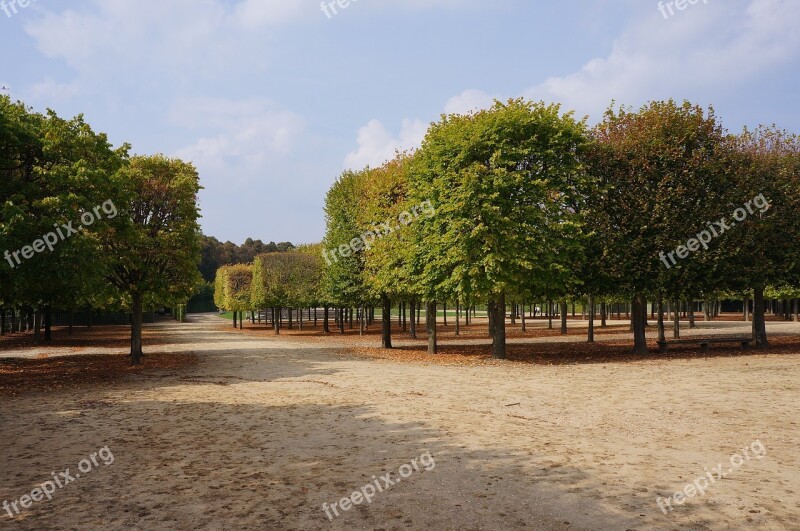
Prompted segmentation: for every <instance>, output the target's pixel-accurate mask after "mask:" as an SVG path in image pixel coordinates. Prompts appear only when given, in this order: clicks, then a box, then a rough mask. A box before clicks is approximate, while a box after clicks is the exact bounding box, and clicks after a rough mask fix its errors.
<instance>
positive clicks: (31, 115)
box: [0, 96, 200, 364]
mask: <svg viewBox="0 0 800 531" xmlns="http://www.w3.org/2000/svg"><path fill="white" fill-rule="evenodd" d="M129 149H130V147H129V146H128V145H123V146H120V147H118V148H114V147H112V146H111V144H109V142H108V139H107V137H106V135H104V134H100V133H96V132H94V131H93V130H92V128H91V127H90V126H89V124H87V123H86V122H85V121H84V119H83V117H82V116H77V117H75V118H73V119H71V120H65V119H62V118H60V117H58V116H57V115H56V114H55V113H54V112H52V111H48V112H47V113H46V114H41V113H36V112H33V111H32V110H30V109H29V108H27V107H26V106H25V105H24V104H23V103H21V102H18V103H13V102H12V101H11V100H10V99H9V98H8V97H6V96H2V97H0V252H6V256H9V255H10V256H12V257H13V253H14V252H15V251H21V253H20V254H18V255H17V257H21V258H24V259H23V260H20V261H19V263H18V262H16V261H15V260H13V259H6V260H4V261H3V262H2V263H0V321H2V322H0V330H2V331H3V333H4V332H5V330H6V328H7V326H6V325H7V319H9V318H10V319H11V322H12V327H11V328H12V329H14V324H15V322H21V321H22V320H23V319H24V320H26V321H27V319H28V316H33V320H34V327H33V330H34V333H35V334H36V335H37V337H38V334H39V333H40V332H39V331H40V329H41V327H42V325H43V327H44V339H45V340H49V339H50V338H51V322H50V320H51V315H52V312H53V311H54V310H62V311H69V310H76V309H79V308H84V307H92V308H97V309H109V310H124V311H128V312H130V314H131V324H132V326H131V358H132V362H133V363H134V364H138V363H140V362H141V359H142V340H141V323H142V312H143V310H144V309H146V308H154V307H159V306H176V305H179V304H183V303H185V302H186V301H187V299H188V298H189V297H190V296H191V294H192V293H193V291H194V290H195V289H196V288H197V285H198V283H199V281H200V275H199V272H198V263H199V258H200V237H199V236H200V231H199V226H198V223H197V220H198V218H199V211H198V207H197V193H198V192H199V190H200V184H199V178H198V175H197V172H196V170H195V169H194V167H193V166H192V165H191V164H187V163H185V162H182V161H180V160H175V159H169V158H166V157H163V156H131V155H130V154H129ZM100 205H103V207H104V208H103V209H102V210H99V209H98V207H99V206H100ZM112 207H113V208H112ZM92 214H94V219H93V221H92V223H90V224H89V223H87V222H86V220H90V219H92ZM67 227H72V229H74V230H70V229H68V228H67ZM58 231H61V232H60V234H59V236H60V237H59V239H58V241H57V242H54V244H53V245H50V246H49V247H48V248H45V249H43V250H40V249H36V247H37V243H36V242H37V241H41V240H42V239H43V238H45V237H46V235H48V234H56V233H58ZM61 235H63V237H61ZM51 243H53V242H52V241H51ZM40 247H41V246H40ZM31 248H33V249H34V250H33V251H32V250H31ZM26 255H27V256H26Z"/></svg>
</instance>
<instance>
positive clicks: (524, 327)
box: [522, 302, 527, 333]
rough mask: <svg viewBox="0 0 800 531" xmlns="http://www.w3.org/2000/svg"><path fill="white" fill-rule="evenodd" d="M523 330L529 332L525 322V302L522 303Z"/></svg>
mask: <svg viewBox="0 0 800 531" xmlns="http://www.w3.org/2000/svg"><path fill="white" fill-rule="evenodd" d="M522 332H523V333H524V332H527V325H526V324H525V303H524V302H523V303H522Z"/></svg>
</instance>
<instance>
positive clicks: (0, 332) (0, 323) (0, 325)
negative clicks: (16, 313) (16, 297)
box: [0, 308, 6, 336]
mask: <svg viewBox="0 0 800 531" xmlns="http://www.w3.org/2000/svg"><path fill="white" fill-rule="evenodd" d="M4 335H6V309H5V308H3V309H2V310H0V336H4Z"/></svg>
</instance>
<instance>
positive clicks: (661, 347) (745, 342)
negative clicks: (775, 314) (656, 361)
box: [658, 337, 753, 352]
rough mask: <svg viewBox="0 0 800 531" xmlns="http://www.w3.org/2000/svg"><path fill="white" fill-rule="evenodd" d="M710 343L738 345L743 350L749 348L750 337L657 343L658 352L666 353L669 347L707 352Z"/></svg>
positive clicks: (701, 338)
mask: <svg viewBox="0 0 800 531" xmlns="http://www.w3.org/2000/svg"><path fill="white" fill-rule="evenodd" d="M711 343H739V344H740V345H741V346H742V348H743V349H746V348H750V344H751V343H753V338H752V337H695V338H692V339H675V340H672V341H659V342H658V351H659V352H666V351H667V349H668V348H669V346H671V345H700V350H708V346H709V345H710V344H711Z"/></svg>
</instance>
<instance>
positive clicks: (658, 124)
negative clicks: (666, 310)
mask: <svg viewBox="0 0 800 531" xmlns="http://www.w3.org/2000/svg"><path fill="white" fill-rule="evenodd" d="M592 133H593V138H594V140H595V142H594V144H593V147H592V150H591V151H590V155H589V157H588V162H589V165H590V167H591V171H592V173H593V175H594V176H596V177H597V178H598V179H599V181H600V184H601V189H602V191H603V193H602V194H598V195H597V196H596V199H595V201H594V205H593V211H594V215H593V221H594V226H595V227H596V228H597V230H598V232H599V235H600V238H601V241H602V245H603V247H604V248H605V249H604V250H603V251H602V252H603V255H604V256H606V257H608V258H609V259H608V260H606V261H605V273H604V274H606V275H608V276H609V277H610V278H611V279H613V285H615V286H616V289H617V292H618V293H620V294H625V295H627V296H629V297H632V299H633V328H634V350H635V351H636V352H637V353H640V354H645V353H647V352H648V348H647V341H646V337H645V325H646V305H647V297H648V296H650V297H656V298H658V299H659V300H660V299H661V296H662V294H666V295H673V296H674V297H677V298H679V297H680V296H681V295H688V294H691V293H697V292H699V291H701V290H702V289H703V288H704V287H706V286H708V283H709V278H710V277H711V275H710V274H709V269H708V268H707V267H703V266H702V265H701V263H700V262H695V261H694V260H699V259H701V257H700V256H699V255H695V256H693V257H692V258H691V259H690V260H687V261H678V260H677V259H675V256H674V253H673V254H672V255H670V254H669V253H670V252H672V250H673V249H676V248H677V246H678V245H681V244H682V243H686V242H687V240H688V239H689V238H691V237H692V236H693V235H695V234H697V233H698V232H699V231H702V230H703V229H704V228H706V226H707V222H708V220H715V219H719V215H720V212H721V211H720V205H721V199H723V198H726V197H727V190H728V189H729V186H727V185H726V178H725V161H727V160H729V157H728V151H727V148H726V144H725V135H724V131H723V130H722V127H721V126H720V125H719V123H718V122H717V119H716V116H715V115H714V112H713V109H710V110H709V111H708V112H707V113H706V112H705V111H704V110H703V109H702V108H700V107H697V106H694V105H691V104H690V103H688V102H684V103H683V104H682V105H677V104H676V103H675V102H673V101H671V100H670V101H667V102H651V103H649V104H648V105H646V106H644V107H642V108H641V109H640V110H639V111H638V112H632V111H630V110H627V109H624V108H621V109H619V111H615V110H613V109H609V110H608V111H607V112H606V115H605V119H604V121H603V122H602V123H601V124H599V125H598V126H597V127H596V128H595V129H594V131H593V132H592ZM722 204H724V202H723V203H722ZM707 258H708V257H706V259H707ZM665 260H666V261H665Z"/></svg>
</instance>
